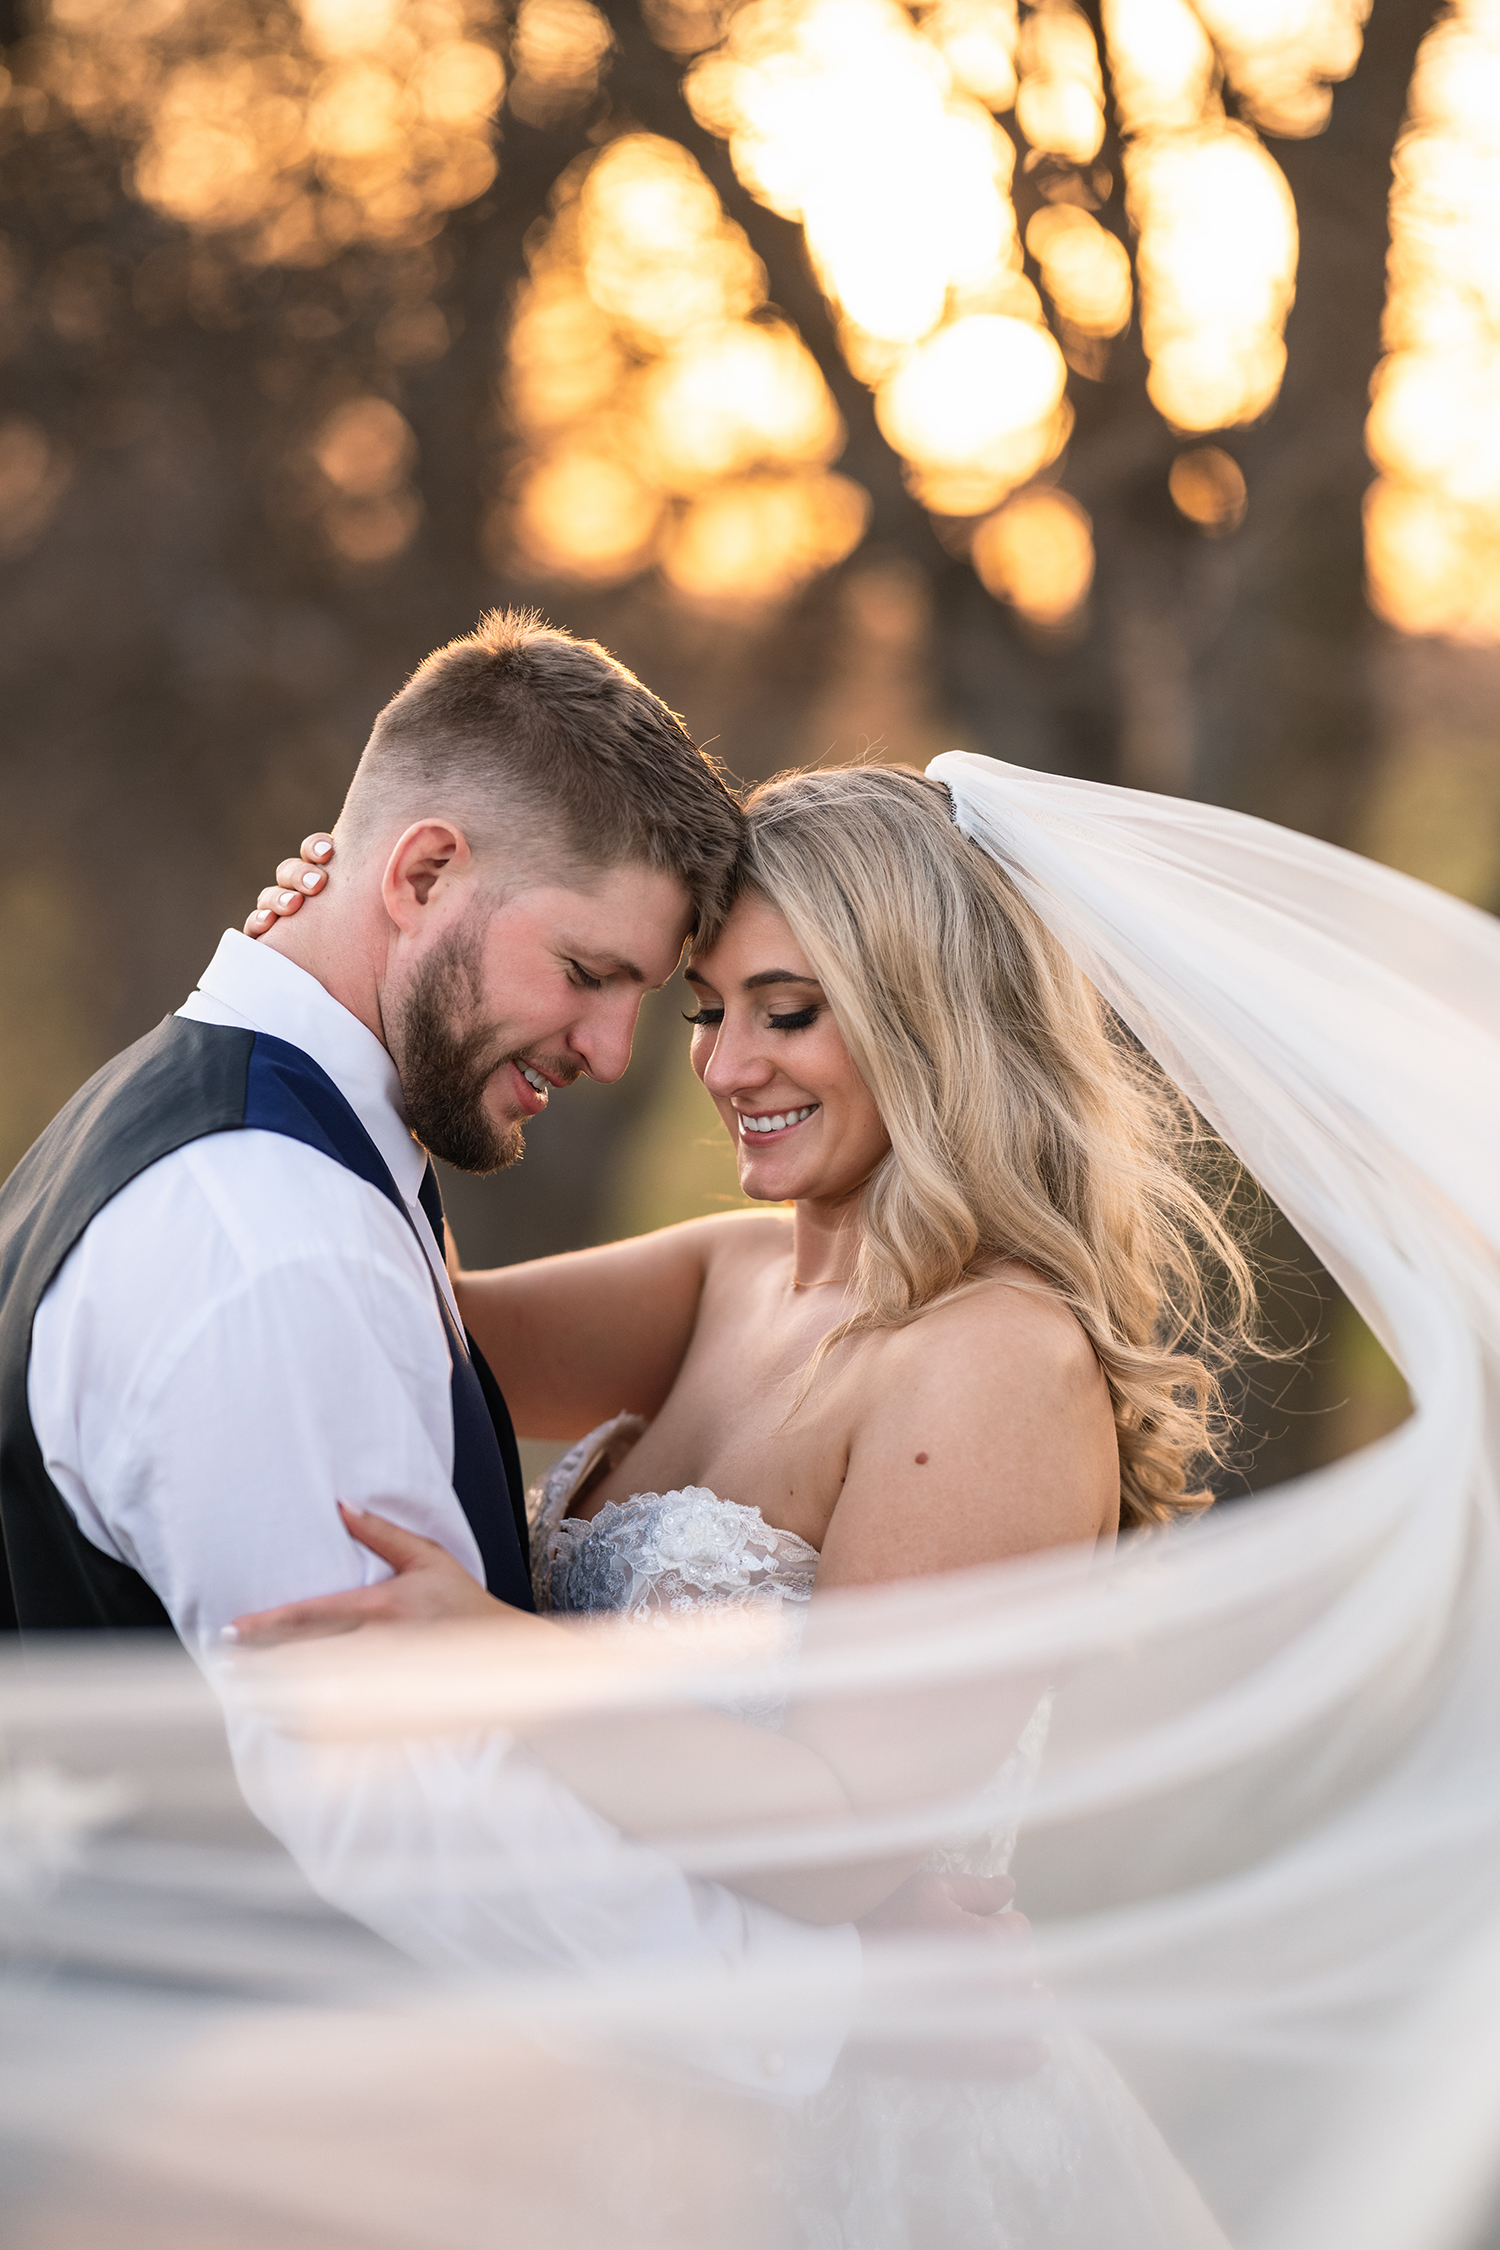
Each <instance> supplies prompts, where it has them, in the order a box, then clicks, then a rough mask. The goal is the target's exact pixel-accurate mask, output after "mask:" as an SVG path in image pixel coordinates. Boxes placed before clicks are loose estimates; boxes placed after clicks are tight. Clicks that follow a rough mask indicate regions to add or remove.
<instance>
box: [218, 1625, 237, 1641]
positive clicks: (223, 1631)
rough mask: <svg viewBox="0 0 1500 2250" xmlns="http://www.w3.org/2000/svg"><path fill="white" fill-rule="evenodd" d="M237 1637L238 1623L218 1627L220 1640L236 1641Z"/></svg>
mask: <svg viewBox="0 0 1500 2250" xmlns="http://www.w3.org/2000/svg"><path fill="white" fill-rule="evenodd" d="M239 1637H240V1629H239V1627H238V1625H221V1626H220V1627H219V1638H220V1640H221V1641H237V1640H238V1639H239Z"/></svg>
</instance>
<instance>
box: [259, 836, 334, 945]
mask: <svg viewBox="0 0 1500 2250" xmlns="http://www.w3.org/2000/svg"><path fill="white" fill-rule="evenodd" d="M300 851H301V857H300V858H298V859H284V860H283V861H282V862H281V865H280V866H279V867H278V868H277V870H276V880H275V882H274V883H268V884H267V885H266V887H265V889H264V890H263V891H262V892H261V894H260V897H259V898H258V899H257V900H256V902H255V912H254V913H253V914H251V915H249V916H247V917H246V921H245V935H246V937H264V936H265V934H266V932H267V930H269V929H270V927H271V926H272V924H273V923H274V922H278V921H281V920H283V919H284V918H285V917H286V916H287V915H288V914H295V913H296V911H297V909H298V907H299V906H300V905H301V904H302V902H303V900H304V899H307V898H315V897H316V896H317V894H318V892H319V891H320V890H322V888H323V886H324V885H325V884H326V882H327V881H328V862H329V861H330V860H331V859H332V857H333V838H332V837H331V836H330V835H328V834H327V832H326V831H325V830H323V829H318V830H315V831H314V833H313V834H312V835H311V836H304V837H303V839H302V843H301V846H300Z"/></svg>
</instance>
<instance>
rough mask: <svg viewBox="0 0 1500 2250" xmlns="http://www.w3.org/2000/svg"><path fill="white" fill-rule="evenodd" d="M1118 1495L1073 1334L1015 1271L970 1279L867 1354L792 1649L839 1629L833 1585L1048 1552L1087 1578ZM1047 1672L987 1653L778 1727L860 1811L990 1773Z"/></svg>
mask: <svg viewBox="0 0 1500 2250" xmlns="http://www.w3.org/2000/svg"><path fill="white" fill-rule="evenodd" d="M1119 1501H1120V1464H1119V1452H1118V1448H1117V1445H1116V1439H1115V1424H1114V1413H1113V1408H1112V1405H1111V1402H1110V1397H1109V1390H1108V1386H1107V1384H1106V1382H1105V1378H1104V1374H1103V1371H1102V1369H1101V1368H1100V1365H1099V1362H1098V1360H1097V1359H1096V1358H1095V1356H1094V1351H1093V1347H1092V1346H1091V1344H1090V1343H1089V1341H1088V1339H1087V1337H1086V1336H1085V1335H1084V1333H1083V1330H1082V1329H1081V1328H1080V1327H1079V1325H1078V1323H1077V1321H1076V1320H1075V1319H1074V1318H1073V1315H1072V1314H1071V1313H1070V1312H1069V1311H1068V1310H1067V1308H1066V1306H1064V1305H1062V1304H1060V1303H1059V1302H1058V1301H1057V1299H1056V1298H1055V1297H1052V1296H1051V1295H1049V1294H1047V1293H1045V1292H1044V1291H1041V1290H1039V1289H1038V1288H1037V1287H1036V1286H1034V1285H1033V1284H1030V1283H1028V1282H1027V1280H1026V1279H1025V1277H1024V1274H1023V1275H1022V1277H1021V1278H1020V1280H1019V1284H1018V1285H1012V1284H1011V1283H1009V1282H1006V1281H996V1282H992V1283H988V1284H985V1285H982V1286H981V1287H980V1288H978V1289H976V1290H974V1291H973V1292H971V1293H970V1294H969V1295H968V1296H966V1297H962V1298H958V1299H955V1300H954V1302H953V1303H951V1304H950V1305H946V1306H942V1307H940V1308H938V1309H936V1310H935V1311H933V1312H931V1313H929V1314H928V1315H927V1316H926V1317H925V1318H924V1319H922V1320H921V1321H918V1322H914V1323H913V1324H912V1325H911V1326H910V1327H908V1328H905V1329H898V1330H894V1331H891V1332H890V1333H889V1334H887V1335H886V1336H885V1337H883V1338H879V1339H877V1341H876V1349H874V1350H873V1351H871V1352H870V1353H869V1354H868V1355H867V1357H866V1360H865V1380H864V1383H863V1385H862V1388H861V1392H860V1395H859V1397H858V1401H857V1405H856V1409H855V1412H854V1415H853V1418H852V1428H851V1438H850V1446H849V1459H848V1468H847V1472H846V1474H845V1477H844V1482H843V1485H842V1487H841V1489H840V1492H839V1497H838V1501H837V1503H836V1505H835V1508H834V1511H833V1517H832V1520H831V1522H830V1523H829V1526H828V1530H827V1532H826V1533H825V1535H824V1539H823V1544H822V1550H821V1556H820V1560H819V1565H818V1575H817V1579H816V1582H815V1587H814V1594H813V1601H812V1607H811V1610H810V1612H809V1617H808V1625H807V1633H806V1637H805V1640H804V1643H803V1648H804V1654H805V1655H806V1656H807V1657H808V1658H809V1659H812V1660H814V1661H816V1660H817V1659H818V1658H819V1657H820V1655H821V1654H822V1653H823V1650H824V1648H825V1647H826V1646H827V1645H829V1644H830V1643H834V1644H836V1641H837V1637H838V1635H839V1634H840V1633H841V1632H843V1631H844V1630H845V1629H846V1628H845V1626H844V1622H843V1620H844V1618H845V1616H847V1615H848V1614H849V1612H848V1609H847V1606H846V1605H844V1604H841V1603H840V1602H839V1601H838V1599H837V1596H838V1594H839V1593H840V1592H843V1591H846V1590H852V1589H855V1588H874V1587H878V1586H882V1585H891V1584H897V1583H900V1582H906V1583H908V1584H910V1583H911V1582H912V1581H919V1580H923V1579H926V1578H930V1577H932V1576H934V1575H936V1574H939V1573H944V1572H953V1571H964V1570H974V1569H982V1568H984V1567H986V1566H989V1565H994V1564H997V1563H1002V1562H1005V1561H1009V1560H1012V1559H1014V1558H1017V1557H1019V1556H1023V1555H1028V1554H1036V1553H1041V1552H1043V1551H1050V1550H1065V1551H1067V1553H1068V1554H1069V1556H1070V1557H1071V1558H1072V1559H1073V1560H1075V1561H1076V1564H1077V1567H1078V1570H1079V1572H1080V1573H1081V1574H1087V1573H1088V1572H1089V1571H1090V1570H1091V1568H1092V1567H1093V1558H1094V1553H1095V1549H1096V1547H1097V1544H1098V1542H1099V1540H1100V1539H1101V1538H1108V1537H1110V1536H1112V1534H1113V1533H1114V1531H1115V1530H1116V1528H1117V1525H1118V1520H1119ZM864 1629H865V1630H868V1629H869V1628H868V1625H866V1627H865V1628H864ZM1048 1684H1049V1683H1048V1682H1047V1681H1046V1680H1045V1679H1039V1678H1035V1677H1032V1676H1029V1675H1026V1674H1020V1673H1018V1674H1013V1675H1008V1676H1007V1675H1006V1674H1005V1673H1004V1671H1003V1668H1002V1667H1001V1666H1000V1665H999V1664H998V1663H997V1664H995V1665H992V1666H990V1667H989V1668H988V1670H987V1671H986V1672H985V1673H984V1674H983V1675H982V1676H976V1678H974V1679H969V1678H963V1679H959V1680H957V1681H955V1682H953V1683H951V1684H949V1683H943V1682H939V1683H937V1684H934V1685H929V1686H927V1687H924V1688H922V1689H920V1690H919V1691H916V1692H912V1691H909V1690H908V1689H906V1688H905V1687H901V1688H898V1689H895V1690H893V1691H891V1692H889V1693H887V1694H884V1695H882V1694H879V1693H875V1692H871V1693H869V1694H866V1695H862V1696H859V1697H851V1698H843V1699H841V1698H838V1697H835V1696H829V1695H824V1696H823V1697H821V1698H820V1699H818V1700H817V1701H803V1702H801V1703H798V1702H797V1701H795V1700H794V1701H793V1703H792V1705H791V1707H790V1708H789V1709H788V1712H787V1716H786V1722H785V1732H786V1734H787V1736H788V1738H790V1739H793V1740H796V1741H799V1742H801V1743H802V1744H803V1745H804V1747H806V1748H808V1749H811V1750H814V1751H816V1752H817V1754H818V1756H819V1757H820V1758H821V1759H822V1760H823V1762H824V1763H825V1764H826V1765H827V1767H828V1768H829V1771H830V1772H832V1773H833V1774H835V1775H836V1776H837V1777H838V1779H839V1781H840V1783H841V1785H842V1786H843V1788H844V1789H845V1790H846V1791H847V1793H848V1795H849V1798H850V1801H851V1803H852V1804H854V1805H855V1806H857V1807H858V1808H859V1809H860V1810H862V1811H865V1812H870V1813H878V1812H879V1811H880V1810H882V1809H885V1808H889V1809H893V1810H897V1809H900V1808H902V1807H905V1806H909V1805H913V1804H921V1803H923V1802H927V1803H941V1801H942V1800H943V1799H944V1798H945V1797H951V1798H952V1799H953V1800H955V1801H957V1800H960V1799H961V1798H962V1797H963V1795H964V1794H965V1792H967V1791H971V1790H973V1789H975V1788H976V1787H978V1786H982V1785H983V1783H984V1781H985V1780H986V1778H987V1777H988V1776H991V1775H993V1774H994V1773H995V1772H997V1771H998V1769H999V1767H1000V1765H1001V1764H1002V1763H1003V1761H1004V1758H1005V1757H1006V1755H1007V1754H1008V1752H1009V1751H1010V1750H1011V1749H1012V1748H1013V1747H1014V1745H1015V1743H1016V1742H1017V1740H1018V1738H1019V1736H1020V1734H1021V1732H1022V1731H1023V1729H1024V1727H1025V1725H1026V1722H1027V1720H1028V1718H1029V1717H1030V1715H1031V1713H1032V1712H1033V1710H1034V1709H1035V1707H1036V1704H1037V1701H1038V1699H1039V1697H1040V1695H1041V1694H1042V1692H1043V1690H1044V1689H1045V1688H1046V1687H1047V1685H1048Z"/></svg>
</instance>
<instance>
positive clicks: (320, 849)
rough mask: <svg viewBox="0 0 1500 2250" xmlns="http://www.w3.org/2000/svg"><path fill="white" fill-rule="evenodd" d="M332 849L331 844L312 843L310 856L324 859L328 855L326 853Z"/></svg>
mask: <svg viewBox="0 0 1500 2250" xmlns="http://www.w3.org/2000/svg"><path fill="white" fill-rule="evenodd" d="M332 850H333V846H332V844H314V845H313V848H312V856H313V858H314V859H326V858H327V857H328V854H329V853H330V852H331V851H332Z"/></svg>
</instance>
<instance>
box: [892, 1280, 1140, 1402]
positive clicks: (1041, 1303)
mask: <svg viewBox="0 0 1500 2250" xmlns="http://www.w3.org/2000/svg"><path fill="white" fill-rule="evenodd" d="M881 1340H882V1342H883V1343H884V1345H885V1350H884V1352H883V1353H882V1354H881V1356H882V1357H883V1358H884V1359H885V1360H886V1361H887V1366H886V1368H885V1369H884V1370H883V1371H882V1372H881V1374H880V1375H879V1377H878V1378H877V1379H878V1380H879V1381H881V1382H884V1381H886V1380H888V1378H889V1375H890V1373H891V1371H892V1369H891V1365H890V1363H891V1362H895V1363H898V1364H899V1365H900V1366H901V1367H902V1368H903V1371H905V1372H909V1373H912V1374H916V1373H918V1372H919V1371H921V1370H923V1369H926V1368H929V1367H930V1368H934V1369H936V1368H945V1367H947V1368H951V1367H953V1366H954V1365H955V1364H957V1366H959V1367H970V1366H972V1368H973V1370H974V1372H975V1373H976V1374H978V1375H979V1376H980V1377H981V1378H982V1379H983V1380H985V1381H986V1382H987V1383H988V1382H991V1381H994V1380H996V1379H998V1378H1000V1377H1001V1376H1002V1373H1003V1378H1004V1380H1005V1381H1006V1382H1007V1383H1014V1382H1023V1383H1025V1384H1026V1385H1027V1387H1028V1388H1030V1389H1033V1390H1034V1389H1035V1387H1036V1385H1037V1384H1038V1383H1039V1382H1040V1383H1042V1384H1049V1383H1055V1384H1059V1385H1061V1386H1063V1387H1065V1388H1070V1389H1071V1388H1073V1387H1074V1386H1076V1385H1077V1384H1079V1383H1083V1384H1086V1385H1088V1386H1090V1387H1092V1386H1093V1384H1094V1383H1095V1382H1096V1381H1097V1380H1099V1379H1101V1371H1100V1367H1099V1362H1098V1360H1097V1359H1096V1357H1095V1356H1094V1347H1093V1345H1092V1344H1091V1343H1090V1342H1089V1340H1088V1337H1087V1336H1086V1335H1085V1334H1084V1332H1083V1329H1082V1328H1081V1327H1080V1325H1079V1323H1078V1321H1077V1319H1076V1317H1075V1316H1074V1314H1073V1313H1072V1311H1071V1310H1070V1309H1069V1307H1068V1306H1067V1305H1065V1304H1064V1303H1063V1301H1062V1299H1061V1298H1060V1297H1059V1296H1058V1295H1057V1293H1056V1292H1055V1291H1054V1290H1052V1289H1050V1288H1049V1287H1048V1285H1047V1283H1046V1281H1045V1280H1044V1279H1043V1277H1042V1275H1041V1274H1039V1273H1037V1272H1036V1271H1034V1269H1033V1268H1031V1267H1029V1266H1024V1265H1022V1264H1020V1263H1019V1261H1017V1260H1008V1261H1007V1262H1006V1263H1004V1264H1001V1265H997V1266H995V1267H993V1268H992V1269H991V1270H990V1271H989V1272H988V1273H985V1274H982V1275H976V1276H975V1278H974V1280H973V1281H972V1282H971V1283H970V1285H969V1286H968V1287H967V1288H966V1289H964V1290H963V1291H962V1292H961V1293H960V1294H959V1295H958V1296H955V1297H950V1298H947V1299H946V1300H945V1301H944V1302H943V1303H942V1304H938V1305H934V1306H932V1307H931V1309H930V1310H929V1311H927V1312H924V1313H923V1314H922V1315H921V1316H920V1318H918V1319H917V1320H914V1321H911V1322H909V1323H908V1325H907V1326H906V1327H904V1328H898V1329H894V1330H890V1331H888V1332H887V1333H886V1335H885V1336H884V1337H883V1338H882V1339H881Z"/></svg>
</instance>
